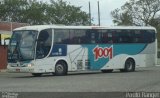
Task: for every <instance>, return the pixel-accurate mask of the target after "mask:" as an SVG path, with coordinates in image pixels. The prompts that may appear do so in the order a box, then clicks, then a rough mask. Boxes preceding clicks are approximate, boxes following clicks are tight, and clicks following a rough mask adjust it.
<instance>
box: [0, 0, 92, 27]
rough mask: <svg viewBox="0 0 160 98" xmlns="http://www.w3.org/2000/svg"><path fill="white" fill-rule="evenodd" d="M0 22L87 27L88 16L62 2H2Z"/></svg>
mask: <svg viewBox="0 0 160 98" xmlns="http://www.w3.org/2000/svg"><path fill="white" fill-rule="evenodd" d="M0 21H11V22H23V23H29V24H31V25H36V24H38V25H42V24H64V25H88V24H89V14H88V13H86V12H84V11H81V7H75V6H73V5H70V4H69V3H67V2H64V1H62V0H58V1H55V0H51V1H50V3H46V2H45V3H44V2H40V1H39V0H4V3H2V4H0Z"/></svg>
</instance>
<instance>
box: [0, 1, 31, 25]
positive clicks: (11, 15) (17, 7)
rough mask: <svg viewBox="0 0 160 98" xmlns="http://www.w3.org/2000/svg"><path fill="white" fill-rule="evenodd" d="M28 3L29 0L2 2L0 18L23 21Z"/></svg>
mask: <svg viewBox="0 0 160 98" xmlns="http://www.w3.org/2000/svg"><path fill="white" fill-rule="evenodd" d="M27 5H28V4H27V0H4V3H2V4H0V20H1V21H16V22H21V20H22V18H23V16H22V15H23V12H24V10H25V9H26V7H27Z"/></svg>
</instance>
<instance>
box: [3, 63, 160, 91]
mask: <svg viewBox="0 0 160 98" xmlns="http://www.w3.org/2000/svg"><path fill="white" fill-rule="evenodd" d="M6 91H7V92H142V91H144V92H160V66H159V67H151V68H139V69H136V72H127V73H121V72H119V71H114V72H113V73H101V72H81V73H69V75H67V76H53V75H51V74H45V75H43V76H42V77H33V76H32V75H31V74H28V73H7V72H1V73H0V92H6Z"/></svg>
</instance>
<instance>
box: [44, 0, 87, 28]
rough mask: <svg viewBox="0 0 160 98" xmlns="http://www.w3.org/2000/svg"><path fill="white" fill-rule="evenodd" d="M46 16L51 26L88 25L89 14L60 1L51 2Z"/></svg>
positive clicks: (52, 0)
mask: <svg viewBox="0 0 160 98" xmlns="http://www.w3.org/2000/svg"><path fill="white" fill-rule="evenodd" d="M47 15H48V16H50V17H49V20H50V21H49V22H50V23H51V24H65V25H89V14H87V13H86V12H84V11H81V7H75V6H73V5H69V4H68V3H67V2H64V1H62V0H58V1H57V2H55V1H54V0H51V5H50V6H49V8H48V12H47Z"/></svg>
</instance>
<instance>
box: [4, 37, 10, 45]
mask: <svg viewBox="0 0 160 98" xmlns="http://www.w3.org/2000/svg"><path fill="white" fill-rule="evenodd" d="M9 41H10V38H5V39H4V46H6V45H8V44H6V43H9Z"/></svg>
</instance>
